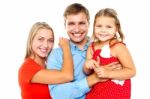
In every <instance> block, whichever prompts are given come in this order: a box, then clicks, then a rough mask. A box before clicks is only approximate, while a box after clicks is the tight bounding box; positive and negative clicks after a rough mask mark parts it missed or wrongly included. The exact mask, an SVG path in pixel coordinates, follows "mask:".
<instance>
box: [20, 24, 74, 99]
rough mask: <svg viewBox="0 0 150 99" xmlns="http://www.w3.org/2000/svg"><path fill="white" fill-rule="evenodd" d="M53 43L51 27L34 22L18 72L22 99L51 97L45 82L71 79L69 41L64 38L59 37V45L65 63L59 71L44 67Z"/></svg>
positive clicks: (50, 82) (46, 98)
mask: <svg viewBox="0 0 150 99" xmlns="http://www.w3.org/2000/svg"><path fill="white" fill-rule="evenodd" d="M53 44H54V33H53V30H52V28H51V27H50V26H49V25H48V24H47V23H45V22H37V23H35V24H34V25H33V27H32V28H31V31H30V33H29V37H28V41H27V49H26V55H25V61H24V62H23V64H22V66H21V67H20V69H19V74H18V79H19V85H20V88H21V96H22V99H51V96H50V92H49V90H48V85H47V84H57V83H64V82H68V81H71V80H72V79H73V62H72V57H71V54H70V48H69V43H68V40H67V39H65V38H60V42H59V45H60V46H61V48H62V49H63V51H64V62H65V63H64V64H67V65H65V66H64V67H63V68H62V70H61V71H57V70H47V69H45V68H46V64H45V63H46V60H47V55H48V54H49V53H50V52H51V50H52V48H53ZM66 52H67V53H66ZM66 59H70V61H66ZM53 75H55V77H54V76H53Z"/></svg>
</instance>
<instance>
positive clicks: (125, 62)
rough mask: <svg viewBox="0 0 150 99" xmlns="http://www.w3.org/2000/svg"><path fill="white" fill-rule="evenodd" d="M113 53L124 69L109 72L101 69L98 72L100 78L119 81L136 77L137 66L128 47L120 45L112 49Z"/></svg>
mask: <svg viewBox="0 0 150 99" xmlns="http://www.w3.org/2000/svg"><path fill="white" fill-rule="evenodd" d="M111 52H112V55H113V56H115V57H117V58H118V59H119V61H120V64H121V65H122V69H119V70H117V69H115V70H108V69H104V68H100V69H99V70H97V72H98V73H97V74H98V76H99V77H104V78H111V79H117V80H124V79H130V78H131V77H133V76H135V74H136V69H135V65H134V62H133V60H132V57H131V55H130V52H129V50H128V49H127V47H126V46H125V45H124V44H122V43H118V44H116V45H115V46H113V47H112V48H111Z"/></svg>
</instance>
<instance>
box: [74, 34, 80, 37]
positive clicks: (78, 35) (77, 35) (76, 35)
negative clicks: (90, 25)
mask: <svg viewBox="0 0 150 99" xmlns="http://www.w3.org/2000/svg"><path fill="white" fill-rule="evenodd" d="M73 35H74V36H75V37H80V36H81V35H82V34H73Z"/></svg>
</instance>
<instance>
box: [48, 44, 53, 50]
mask: <svg viewBox="0 0 150 99" xmlns="http://www.w3.org/2000/svg"><path fill="white" fill-rule="evenodd" d="M53 46H54V43H51V44H49V47H48V48H49V51H51V50H52V49H53Z"/></svg>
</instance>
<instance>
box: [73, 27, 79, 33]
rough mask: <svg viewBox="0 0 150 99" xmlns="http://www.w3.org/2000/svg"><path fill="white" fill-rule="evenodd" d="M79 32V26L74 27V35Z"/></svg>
mask: <svg viewBox="0 0 150 99" xmlns="http://www.w3.org/2000/svg"><path fill="white" fill-rule="evenodd" d="M79 30H80V29H79V25H76V26H75V28H74V31H75V32H76V33H78V32H79Z"/></svg>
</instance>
